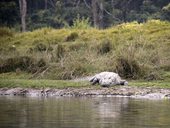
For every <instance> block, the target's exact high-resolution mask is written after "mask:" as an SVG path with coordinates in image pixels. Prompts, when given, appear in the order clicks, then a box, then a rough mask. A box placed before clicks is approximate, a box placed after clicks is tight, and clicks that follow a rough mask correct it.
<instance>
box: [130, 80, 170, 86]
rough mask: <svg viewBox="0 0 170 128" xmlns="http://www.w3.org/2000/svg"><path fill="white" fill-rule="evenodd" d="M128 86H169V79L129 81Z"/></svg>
mask: <svg viewBox="0 0 170 128" xmlns="http://www.w3.org/2000/svg"><path fill="white" fill-rule="evenodd" d="M129 86H136V87H155V88H170V81H130V82H129Z"/></svg>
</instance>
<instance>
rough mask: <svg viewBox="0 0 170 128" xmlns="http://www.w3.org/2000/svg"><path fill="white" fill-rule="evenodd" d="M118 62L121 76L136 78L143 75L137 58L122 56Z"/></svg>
mask: <svg viewBox="0 0 170 128" xmlns="http://www.w3.org/2000/svg"><path fill="white" fill-rule="evenodd" d="M116 62H117V65H116V70H117V72H118V73H119V74H120V75H121V76H124V77H126V78H134V79H135V78H138V77H139V76H140V75H141V68H140V66H139V65H138V63H137V62H136V61H135V60H127V59H126V58H123V57H122V58H119V59H117V61H116Z"/></svg>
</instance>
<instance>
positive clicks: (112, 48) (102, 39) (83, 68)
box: [0, 20, 170, 87]
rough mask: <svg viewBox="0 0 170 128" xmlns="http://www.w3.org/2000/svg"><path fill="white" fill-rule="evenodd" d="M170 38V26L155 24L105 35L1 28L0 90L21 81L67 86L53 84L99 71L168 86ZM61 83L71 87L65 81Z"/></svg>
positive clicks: (88, 31) (108, 31)
mask: <svg viewBox="0 0 170 128" xmlns="http://www.w3.org/2000/svg"><path fill="white" fill-rule="evenodd" d="M169 33H170V23H169V22H163V21H157V20H153V21H148V22H147V23H143V24H138V23H136V22H133V23H126V24H121V25H118V26H114V27H112V28H108V29H105V30H97V29H95V28H88V29H72V28H69V29H52V28H43V29H38V30H35V31H33V32H25V33H17V32H14V31H12V30H10V29H7V28H1V29H0V77H1V79H0V81H1V84H0V85H1V86H10V85H11V84H10V83H12V82H14V83H15V80H16V85H17V84H18V82H19V83H24V84H22V85H23V86H24V85H25V86H27V85H28V86H35V85H37V86H39V85H41V82H40V84H38V83H37V84H36V79H46V80H41V81H42V82H44V83H46V85H47V86H50V87H53V86H55V85H57V83H58V82H59V83H60V82H61V83H62V82H63V81H57V82H56V81H52V80H66V79H67V80H68V79H74V78H76V77H82V76H88V75H93V74H95V73H98V72H101V71H114V72H117V73H119V74H120V75H121V76H122V77H124V78H126V79H129V80H134V79H135V80H138V79H142V80H143V81H145V80H147V81H151V80H159V81H161V80H164V81H167V79H169V77H170V75H169V74H170V73H169V72H170V51H169V49H170V34H169ZM23 72H24V73H26V75H25V74H24V73H23ZM10 73H11V74H10ZM15 73H16V75H14V74H15ZM17 75H18V76H17ZM4 76H5V77H4ZM15 76H16V77H15ZM11 77H12V78H13V79H11ZM18 77H19V78H18ZM8 78H10V79H11V80H9V81H8ZM18 79H19V80H18ZM25 79H29V80H25ZM30 79H31V80H30ZM47 79H48V80H47ZM27 81H29V82H28V83H27ZM164 81H162V82H163V83H164ZM8 82H9V83H8ZM34 82H35V83H34ZM3 83H7V84H3ZM29 83H30V85H29ZM134 83H135V82H132V84H131V85H134ZM152 83H153V82H152ZM63 84H65V85H66V86H67V82H66V83H64V82H63ZM81 84H82V83H81ZM165 84H166V85H167V83H165ZM70 85H72V84H70ZM73 85H75V83H73ZM85 85H86V84H85ZM137 85H140V84H137ZM158 85H160V84H159V82H158ZM77 86H79V85H77ZM83 86H84V84H83Z"/></svg>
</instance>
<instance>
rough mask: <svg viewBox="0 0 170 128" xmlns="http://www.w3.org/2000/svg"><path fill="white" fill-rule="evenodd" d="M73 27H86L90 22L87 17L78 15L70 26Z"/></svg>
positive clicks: (88, 26)
mask: <svg viewBox="0 0 170 128" xmlns="http://www.w3.org/2000/svg"><path fill="white" fill-rule="evenodd" d="M71 28H73V29H88V28H90V22H89V18H84V17H83V18H80V16H79V15H78V16H77V19H75V20H73V26H71Z"/></svg>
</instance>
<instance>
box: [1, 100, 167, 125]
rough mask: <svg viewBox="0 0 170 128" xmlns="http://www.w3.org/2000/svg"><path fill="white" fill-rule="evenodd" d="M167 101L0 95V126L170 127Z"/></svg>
mask: <svg viewBox="0 0 170 128" xmlns="http://www.w3.org/2000/svg"><path fill="white" fill-rule="evenodd" d="M169 110H170V102H169V101H168V100H162V101H152V100H141V99H140V100H134V99H129V98H120V97H119V98H118V97H110V98H108V97H96V98H87V97H81V98H73V97H72V98H71V97H70V98H69V97H67V98H61V97H60V98H40V97H39V98H38V97H37V98H35V97H34V98H28V97H0V128H80V127H81V128H150V127H154V128H161V127H162V128H166V127H167V128H169V127H170V112H169Z"/></svg>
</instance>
